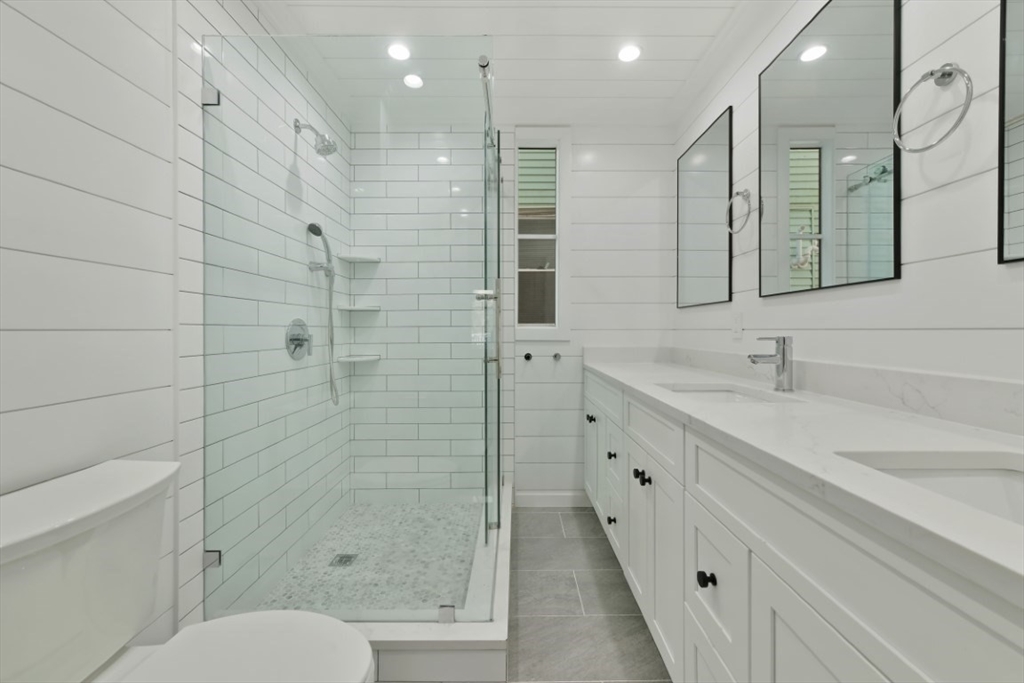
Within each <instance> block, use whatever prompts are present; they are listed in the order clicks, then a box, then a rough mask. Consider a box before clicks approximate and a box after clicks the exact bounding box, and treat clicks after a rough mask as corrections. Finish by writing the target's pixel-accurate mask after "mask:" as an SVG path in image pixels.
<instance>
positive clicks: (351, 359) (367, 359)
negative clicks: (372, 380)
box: [335, 356, 380, 363]
mask: <svg viewBox="0 0 1024 683" xmlns="http://www.w3.org/2000/svg"><path fill="white" fill-rule="evenodd" d="M335 360H336V361H337V362H339V363H373V362H374V361H378V360H380V356H339V357H338V358H336V359H335Z"/></svg>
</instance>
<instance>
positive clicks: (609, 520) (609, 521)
mask: <svg viewBox="0 0 1024 683" xmlns="http://www.w3.org/2000/svg"><path fill="white" fill-rule="evenodd" d="M615 521H616V520H615V518H614V517H611V516H609V517H608V523H609V524H615Z"/></svg>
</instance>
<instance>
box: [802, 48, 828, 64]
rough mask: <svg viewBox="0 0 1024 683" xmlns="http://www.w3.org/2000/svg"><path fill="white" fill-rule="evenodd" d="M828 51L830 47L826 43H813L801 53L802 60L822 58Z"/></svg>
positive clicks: (810, 60)
mask: <svg viewBox="0 0 1024 683" xmlns="http://www.w3.org/2000/svg"><path fill="white" fill-rule="evenodd" d="M826 52H828V48H827V47H825V46H824V45H812V46H811V47H809V48H807V49H806V50H804V51H803V52H801V53H800V61H801V62H813V61H814V60H815V59H821V57H822V56H823V55H824V54H825V53H826Z"/></svg>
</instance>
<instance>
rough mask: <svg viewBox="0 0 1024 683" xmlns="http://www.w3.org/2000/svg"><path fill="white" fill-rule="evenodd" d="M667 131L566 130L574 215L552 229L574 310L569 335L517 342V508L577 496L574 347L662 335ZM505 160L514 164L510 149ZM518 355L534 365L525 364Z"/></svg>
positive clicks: (667, 310)
mask: <svg viewBox="0 0 1024 683" xmlns="http://www.w3.org/2000/svg"><path fill="white" fill-rule="evenodd" d="M673 137H674V136H673V131H671V130H669V129H661V128H643V129H640V128H625V127H621V128H620V127H614V128H591V127H574V128H573V130H572V141H573V154H572V159H571V160H570V161H571V163H572V178H571V186H570V188H568V191H569V193H570V197H571V200H570V207H571V216H572V218H571V224H569V225H568V226H564V225H563V226H562V228H561V229H563V230H564V232H563V233H562V234H561V235H560V238H561V239H566V240H568V242H569V246H570V251H569V256H568V262H567V263H564V264H563V265H564V267H566V268H568V269H569V273H570V274H571V277H570V280H569V291H567V292H564V293H562V294H561V297H562V298H561V303H562V304H563V305H567V306H568V308H569V315H570V316H571V330H570V339H569V341H568V342H545V341H532V340H531V341H527V340H517V341H516V344H515V351H514V353H515V424H514V428H515V445H514V451H515V482H516V496H517V503H518V504H531V503H533V504H537V505H542V504H545V503H549V504H552V505H558V504H574V502H575V503H579V504H582V502H583V498H582V496H583V494H582V491H583V386H582V382H583V347H585V346H602V347H629V346H638V347H641V346H645V347H651V346H665V345H667V344H669V343H670V342H671V338H672V333H671V329H672V324H673V319H672V316H671V311H674V310H675V300H676V280H675V245H676V227H675V160H676V156H678V155H677V154H674V153H673V146H672V144H671V141H672V139H673ZM510 142H511V141H510ZM504 156H505V159H504V161H505V163H506V164H510V163H511V164H514V162H515V158H514V154H511V150H509V151H508V152H506V153H505V155H504ZM515 177H516V176H515V173H514V172H513V169H508V170H506V172H505V173H504V182H505V186H506V190H505V192H506V197H514V196H515V195H514V192H510V190H512V189H513V188H512V187H510V186H512V185H514V182H515ZM506 201H508V200H506ZM508 223H509V220H508V219H506V226H508ZM506 248H507V249H508V250H509V251H511V246H509V247H506ZM506 262H507V263H509V267H508V270H507V271H506V272H512V268H513V267H514V266H512V264H513V263H514V255H512V254H507V255H506ZM510 298H511V297H510ZM511 303H512V302H508V305H511ZM513 320H514V319H513ZM556 352H557V353H560V354H561V359H560V360H555V359H554V357H553V355H554V354H555V353H556ZM526 353H531V354H532V356H533V358H532V360H530V361H526V360H525V358H524V356H525V354H526Z"/></svg>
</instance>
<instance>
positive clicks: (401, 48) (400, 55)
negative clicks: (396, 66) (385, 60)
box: [388, 43, 412, 62]
mask: <svg viewBox="0 0 1024 683" xmlns="http://www.w3.org/2000/svg"><path fill="white" fill-rule="evenodd" d="M388 54H389V55H391V59H397V60H398V61H400V62H404V61H405V60H407V59H409V55H411V54H412V53H411V52H409V48H407V47H406V46H405V45H402V44H401V43H391V44H390V45H388Z"/></svg>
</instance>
